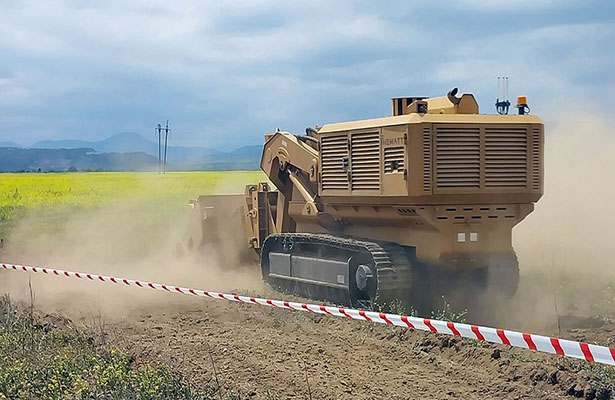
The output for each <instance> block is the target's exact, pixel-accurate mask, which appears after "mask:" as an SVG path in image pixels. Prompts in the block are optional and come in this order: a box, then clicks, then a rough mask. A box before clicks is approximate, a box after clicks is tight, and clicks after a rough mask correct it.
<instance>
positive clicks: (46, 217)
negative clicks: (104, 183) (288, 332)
mask: <svg viewBox="0 0 615 400" xmlns="http://www.w3.org/2000/svg"><path fill="white" fill-rule="evenodd" d="M142 184H143V185H145V186H147V185H155V184H156V176H154V177H152V176H148V175H145V176H144V177H143V182H142ZM218 186H220V187H219V188H218ZM242 190H243V187H241V185H240V186H237V185H235V187H233V185H232V184H230V183H225V182H222V183H221V184H219V185H217V186H216V188H214V189H213V192H216V193H218V192H224V193H229V192H232V191H234V192H241V191H242ZM197 195H198V193H195V194H194V198H196V197H197ZM188 200H189V198H186V199H183V198H182V199H180V198H175V197H173V196H171V197H170V198H168V199H152V198H144V197H143V196H136V197H135V196H133V197H128V198H123V199H118V200H114V201H113V202H110V203H105V204H103V205H100V206H97V207H89V208H87V209H82V210H77V211H73V212H68V210H59V211H54V212H50V211H45V210H42V211H37V212H33V213H31V214H29V215H27V216H25V217H24V218H23V219H22V220H21V221H20V222H19V224H18V225H17V226H16V228H15V229H14V230H13V231H12V232H11V235H10V237H9V238H8V241H7V245H6V248H5V249H3V252H2V261H3V262H13V263H16V264H27V265H35V266H47V267H54V268H60V269H68V270H76V271H80V272H92V273H97V274H103V275H113V276H119V277H124V278H129V279H139V280H146V281H151V282H159V283H168V284H174V285H180V286H186V287H192V288H198V289H205V290H214V291H235V290H242V291H243V292H246V291H249V292H254V291H257V292H259V293H260V292H262V290H263V287H262V283H261V280H260V276H259V274H258V272H257V270H256V267H255V266H253V265H237V257H235V256H234V252H233V251H231V249H232V247H230V246H224V248H222V247H221V246H219V245H217V246H213V245H210V246H207V247H206V248H205V249H203V251H202V252H200V253H195V254H184V255H180V254H178V252H177V248H176V244H177V242H178V241H179V240H180V239H181V238H182V236H183V234H184V231H185V229H186V227H187V225H188V220H189V216H190V212H191V210H190V207H189V206H188ZM161 202H163V203H162V204H161ZM54 213H57V215H56V214H54ZM237 240H238V241H239V240H241V238H238V239H237ZM233 245H234V246H236V245H238V243H234V244H233ZM0 273H1V271H0ZM0 276H1V279H0V292H2V293H8V294H9V295H10V296H11V297H12V298H13V299H14V300H16V301H18V302H23V303H24V304H30V290H29V284H28V280H29V279H30V278H31V279H32V289H33V293H34V304H35V306H36V307H37V308H39V309H42V310H43V311H46V312H60V313H61V314H62V315H65V316H68V317H71V318H72V317H83V316H87V315H89V316H95V315H99V316H100V315H102V316H103V317H105V318H123V317H125V316H126V315H128V314H129V313H131V312H133V311H137V310H139V309H141V308H143V307H146V306H152V305H154V306H155V305H156V304H161V305H162V304H169V303H171V304H175V303H177V304H178V305H180V304H186V302H193V303H195V302H197V301H201V302H202V301H207V300H204V299H196V298H193V299H191V298H190V297H188V296H179V295H173V294H168V293H161V292H158V291H153V290H151V291H147V290H143V289H133V288H129V287H121V286H120V287H115V286H113V285H109V284H101V283H97V282H89V281H87V280H84V281H79V280H75V279H67V278H61V277H49V276H38V275H36V274H26V273H18V272H5V273H2V275H0Z"/></svg>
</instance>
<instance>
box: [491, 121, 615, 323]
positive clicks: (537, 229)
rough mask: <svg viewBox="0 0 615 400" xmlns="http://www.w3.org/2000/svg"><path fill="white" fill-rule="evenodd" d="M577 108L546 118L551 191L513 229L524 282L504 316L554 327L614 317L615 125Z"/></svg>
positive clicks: (547, 171) (511, 320)
mask: <svg viewBox="0 0 615 400" xmlns="http://www.w3.org/2000/svg"><path fill="white" fill-rule="evenodd" d="M612 128H613V127H612V124H609V123H608V122H607V121H606V120H604V119H601V118H598V117H592V116H591V115H590V114H587V113H585V114H583V113H575V115H574V116H569V117H564V118H563V119H562V120H560V121H558V122H556V123H552V124H549V123H545V132H546V135H545V194H544V196H543V198H542V199H541V200H540V201H539V202H538V204H537V205H536V208H535V210H534V212H533V213H532V214H530V215H529V216H528V217H527V218H526V219H525V220H524V221H523V222H521V223H520V224H519V225H518V226H517V227H516V228H515V229H514V231H513V245H514V247H515V250H516V252H517V256H518V258H519V264H520V270H521V282H520V286H519V291H518V292H517V294H516V296H515V298H513V299H512V301H511V302H510V303H508V304H506V305H504V306H503V307H502V308H501V309H500V310H498V311H497V312H496V314H498V317H499V318H497V322H498V323H505V324H506V325H510V326H511V327H516V328H519V329H521V328H525V327H527V329H538V330H547V331H548V330H551V331H552V330H553V329H554V328H556V327H557V325H558V324H559V325H560V327H562V325H564V326H563V327H564V328H565V327H566V326H565V325H566V321H568V320H570V316H571V315H574V316H575V318H576V321H577V322H578V317H581V318H582V319H586V320H590V319H591V318H594V317H597V316H601V317H607V318H613V317H615V265H614V262H613V261H614V260H615V213H614V212H613V211H614V210H613V206H614V205H613V199H614V198H615V179H614V178H613V173H615V133H614V132H613V129H612Z"/></svg>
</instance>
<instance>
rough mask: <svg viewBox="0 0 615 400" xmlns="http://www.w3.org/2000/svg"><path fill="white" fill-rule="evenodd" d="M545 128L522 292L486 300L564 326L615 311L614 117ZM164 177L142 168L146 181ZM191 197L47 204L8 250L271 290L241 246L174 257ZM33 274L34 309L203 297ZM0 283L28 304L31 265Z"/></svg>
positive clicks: (101, 307) (17, 255) (536, 327)
mask: <svg viewBox="0 0 615 400" xmlns="http://www.w3.org/2000/svg"><path fill="white" fill-rule="evenodd" d="M579 115H582V119H581V120H579V118H578V116H579ZM545 131H546V139H545V141H546V145H545V195H544V196H543V198H542V199H541V200H540V201H539V202H538V204H537V205H536V209H535V211H534V212H533V213H532V214H530V215H529V216H528V217H527V218H526V220H525V221H523V222H521V224H519V225H518V226H517V227H516V228H515V229H514V232H513V241H514V246H515V249H516V252H517V255H518V257H519V262H520V269H521V283H520V287H519V290H518V292H517V294H516V295H515V297H514V298H513V299H511V300H510V301H508V302H506V303H505V304H497V307H493V309H492V310H488V311H489V315H490V317H489V319H488V320H487V321H486V322H489V323H490V324H493V325H499V326H503V327H508V328H514V329H528V330H533V331H538V332H553V330H554V329H556V327H557V326H558V325H560V327H562V326H563V327H565V324H566V318H567V316H569V315H573V316H576V317H581V318H590V317H595V316H602V317H606V318H615V267H614V265H613V260H615V212H613V199H614V198H615V179H613V176H612V174H613V172H615V134H614V133H613V129H612V124H610V123H609V122H607V121H606V120H603V119H600V118H597V117H592V116H591V114H589V113H583V114H575V115H574V116H570V117H564V118H563V119H561V120H559V121H558V122H554V123H546V124H545ZM155 181H156V179H155V177H151V176H149V177H144V185H150V184H155V183H156V182H155ZM213 191H214V192H217V193H221V192H224V193H229V192H235V193H238V192H241V191H242V187H241V185H232V184H230V183H228V182H222V183H221V184H219V185H218V187H216V188H215V189H214V190H213ZM194 195H195V197H196V195H197V193H195V194H194ZM187 200H188V199H177V202H178V203H179V204H180V205H177V204H170V205H169V204H165V205H160V204H158V203H157V200H156V199H147V200H144V199H142V198H127V199H122V200H119V201H115V202H113V203H110V204H105V205H103V206H99V207H97V208H95V209H87V210H83V211H78V212H75V213H72V214H67V215H59V216H55V217H56V218H60V219H63V222H62V224H60V225H61V227H60V228H58V229H55V230H54V229H50V228H49V226H47V224H49V217H50V215H49V214H48V213H47V214H46V213H44V212H43V213H40V214H33V215H29V216H27V217H26V218H25V219H24V220H23V221H21V223H20V224H19V226H18V227H17V228H16V229H15V230H14V232H13V234H12V236H11V237H10V240H9V242H8V246H7V249H6V251H5V252H4V253H3V255H2V258H3V261H7V262H15V263H28V264H32V265H41V266H52V267H57V268H64V269H74V270H78V271H84V272H96V273H102V274H109V275H118V276H122V277H127V278H137V279H142V280H151V281H157V282H162V283H171V284H178V285H184V286H188V287H196V288H202V289H207V290H226V291H233V290H235V289H237V290H241V291H242V292H256V293H262V292H263V291H264V288H263V286H262V283H261V280H260V277H259V274H258V271H257V269H256V267H254V266H251V267H250V266H247V267H245V268H233V267H234V265H230V264H233V263H234V261H233V258H232V257H231V258H229V257H228V254H230V252H232V249H233V247H234V245H235V244H232V245H230V246H226V248H219V247H214V246H210V247H208V248H207V251H206V252H204V253H202V254H196V255H189V256H187V257H183V258H178V257H177V256H176V253H175V245H176V242H177V241H178V240H179V239H180V238H181V237H182V235H183V232H184V229H185V228H186V226H187V223H188V218H189V213H190V210H189V208H188V207H187V206H185V204H186V202H187ZM241 239H242V238H238V239H237V240H241ZM32 283H33V289H34V293H35V304H36V306H37V307H42V308H43V309H46V310H53V311H58V312H62V313H63V314H65V315H68V316H70V315H74V314H75V313H82V312H84V311H83V310H90V312H91V311H92V310H94V312H100V313H102V314H103V315H105V316H109V317H117V316H124V315H126V313H127V312H130V311H131V310H134V309H135V308H139V307H144V306H151V305H152V304H154V305H155V304H163V303H173V302H177V303H178V304H185V303H183V302H186V301H196V300H198V301H204V300H200V299H192V300H191V299H190V298H188V297H187V296H174V295H170V294H164V293H159V292H154V291H151V292H148V291H146V290H137V289H131V288H125V287H113V286H111V285H101V284H98V283H91V282H87V281H76V280H74V279H62V278H49V277H44V278H42V277H38V276H36V275H33V276H32ZM0 291H1V292H8V293H10V295H11V296H12V297H14V298H16V299H19V300H22V301H24V302H28V301H29V291H28V275H27V274H18V273H6V274H2V279H1V280H0ZM472 322H476V323H479V322H483V321H472Z"/></svg>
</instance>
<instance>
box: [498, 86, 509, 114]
mask: <svg viewBox="0 0 615 400" xmlns="http://www.w3.org/2000/svg"><path fill="white" fill-rule="evenodd" d="M509 108H510V101H509V100H508V77H507V76H498V97H497V98H496V100H495V110H496V111H497V112H498V114H500V115H506V114H508V109H509Z"/></svg>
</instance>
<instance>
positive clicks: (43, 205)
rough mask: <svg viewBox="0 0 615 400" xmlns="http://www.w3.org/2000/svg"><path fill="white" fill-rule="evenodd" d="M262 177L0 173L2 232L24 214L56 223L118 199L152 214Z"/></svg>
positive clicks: (255, 173)
mask: <svg viewBox="0 0 615 400" xmlns="http://www.w3.org/2000/svg"><path fill="white" fill-rule="evenodd" d="M263 180H265V176H264V174H263V173H261V172H260V171H203V172H169V173H167V174H166V175H159V174H158V173H143V172H87V173H46V174H40V173H39V174H37V173H26V174H10V173H8V174H0V237H5V236H6V235H8V234H9V232H10V230H11V229H12V228H13V227H14V226H15V224H16V222H17V221H18V220H20V219H21V218H23V217H25V216H32V215H34V216H37V215H38V216H41V215H44V216H45V217H46V218H47V219H49V220H50V222H49V223H48V224H47V225H51V226H54V225H57V224H58V223H60V224H61V221H62V220H63V219H65V217H66V216H67V215H68V214H70V213H72V212H76V211H81V210H86V209H89V208H97V207H101V206H104V205H107V204H111V203H113V202H120V201H134V202H140V203H142V204H143V206H144V207H149V208H150V210H151V212H152V213H156V212H173V211H175V210H178V209H182V208H185V207H186V204H187V201H188V200H190V199H193V198H196V196H197V195H199V194H208V193H213V192H227V193H228V192H237V193H239V192H242V191H243V186H244V185H245V184H247V183H253V182H258V181H263Z"/></svg>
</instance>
